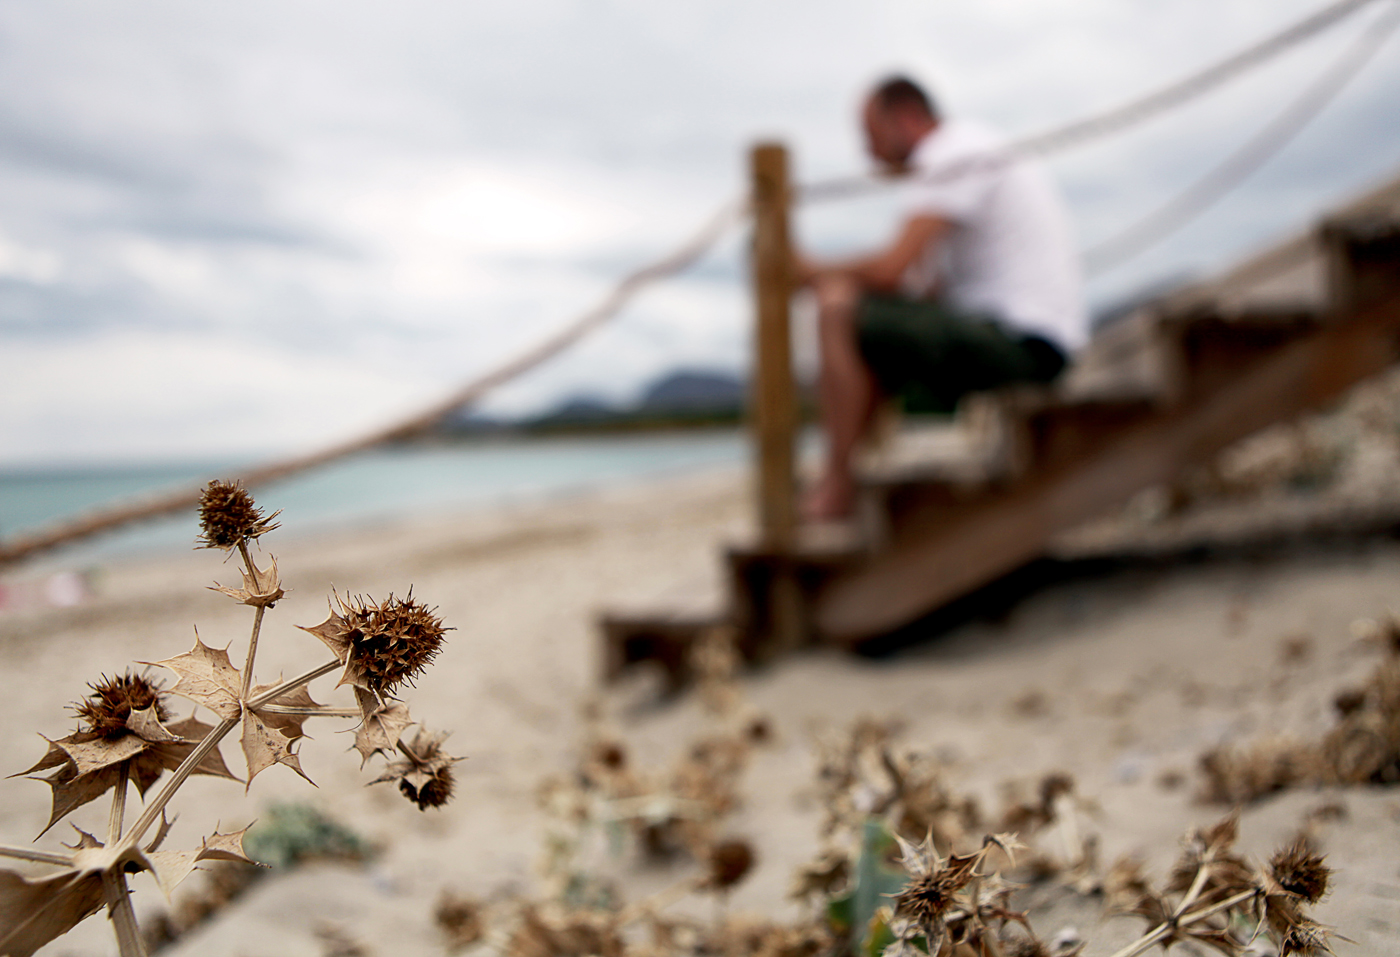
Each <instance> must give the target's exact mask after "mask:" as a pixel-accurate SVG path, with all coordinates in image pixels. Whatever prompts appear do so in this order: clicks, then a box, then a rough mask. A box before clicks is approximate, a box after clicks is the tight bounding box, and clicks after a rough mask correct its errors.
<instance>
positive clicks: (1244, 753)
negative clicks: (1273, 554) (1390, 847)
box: [1200, 619, 1400, 804]
mask: <svg viewBox="0 0 1400 957" xmlns="http://www.w3.org/2000/svg"><path fill="white" fill-rule="evenodd" d="M1365 630H1367V631H1368V632H1369V635H1368V637H1369V640H1370V641H1371V642H1372V643H1374V644H1378V645H1380V646H1381V648H1382V653H1383V655H1384V658H1383V660H1382V661H1381V662H1380V663H1379V664H1378V665H1377V666H1376V668H1375V670H1374V671H1373V672H1372V674H1371V676H1370V678H1369V680H1367V681H1366V683H1365V684H1363V685H1361V686H1360V687H1357V688H1348V689H1345V690H1343V691H1341V692H1339V693H1338V694H1337V695H1336V697H1335V698H1334V705H1335V710H1336V713H1337V718H1336V723H1335V724H1334V726H1333V727H1332V728H1331V730H1329V731H1328V732H1327V733H1326V734H1325V735H1323V736H1322V738H1321V739H1320V740H1316V741H1300V740H1297V739H1291V738H1274V739H1266V740H1263V741H1258V742H1255V743H1254V744H1251V745H1248V746H1244V747H1228V746H1226V747H1219V748H1214V749H1212V750H1210V751H1208V752H1206V753H1205V754H1203V755H1202V756H1201V759H1200V770H1201V773H1202V775H1203V777H1204V784H1203V786H1202V789H1201V793H1200V797H1201V798H1202V800H1205V801H1208V802H1215V803H1220V804H1243V803H1248V802H1250V801H1254V800H1257V799H1259V798H1261V797H1265V796H1267V795H1269V794H1273V793H1275V792H1278V791H1283V790H1287V789H1288V788H1294V787H1304V786H1312V785H1321V784H1394V783H1396V782H1400V621H1396V620H1395V619H1390V620H1387V621H1385V622H1382V623H1368V624H1366V625H1365Z"/></svg>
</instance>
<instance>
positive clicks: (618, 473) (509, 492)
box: [0, 430, 747, 567]
mask: <svg viewBox="0 0 1400 957" xmlns="http://www.w3.org/2000/svg"><path fill="white" fill-rule="evenodd" d="M746 449H747V444H746V437H745V436H744V435H743V434H742V433H741V432H739V431H738V430H713V431H710V430H706V431H697V432H685V433H669V434H660V435H658V434H649V435H629V436H587V437H575V436H570V437H548V438H520V439H500V440H489V441H478V442H470V443H461V444H454V445H442V446H426V447H425V446H414V447H400V448H387V449H383V450H378V451H373V452H367V453H363V454H361V455H357V456H354V457H352V458H348V459H344V460H341V461H339V462H335V463H332V464H330V465H326V466H323V467H321V468H319V469H315V470H313V471H310V472H307V473H305V474H303V475H300V476H296V477H293V478H290V479H286V480H284V481H281V482H276V483H273V484H271V485H268V486H266V487H264V488H257V489H254V490H253V491H254V493H255V496H256V498H257V500H258V503H259V505H261V506H264V507H265V509H266V510H267V511H269V512H271V511H274V510H276V509H282V510H283V519H282V521H283V523H284V527H285V529H286V531H285V532H284V534H293V533H302V532H316V531H321V530H325V529H330V528H344V527H354V526H356V525H364V524H368V523H372V522H376V521H382V520H386V519H394V518H397V517H408V516H413V515H421V514H428V513H437V514H440V513H443V512H452V511H466V510H469V509H474V508H483V507H490V506H492V505H498V504H504V503H508V502H519V501H528V500H531V499H536V500H539V499H544V498H548V497H552V496H556V495H560V494H564V493H568V492H572V491H582V490H587V489H590V488H598V487H602V486H605V485H611V484H617V483H625V482H632V481H645V480H648V479H654V478H662V477H666V476H674V475H687V474H694V473H696V472H697V471H703V470H709V469H722V468H726V467H731V468H732V467H734V466H737V465H739V464H741V463H742V462H743V461H744V460H745V457H746ZM237 475H238V469H237V468H236V467H234V466H231V465H230V464H228V463H186V464H176V465H149V466H139V467H132V466H123V467H108V468H102V467H96V466H94V467H89V468H74V467H65V468H61V469H60V468H55V469H24V470H10V471H3V470H0V536H3V537H10V536H13V535H16V534H18V533H22V532H25V531H30V530H34V529H39V528H42V527H44V526H46V525H49V524H51V523H53V522H56V521H61V520H63V519H70V518H74V517H76V516H78V515H81V514H84V513H87V512H91V511H93V510H95V509H99V508H102V507H104V506H107V505H111V504H113V503H116V502H121V501H129V500H130V499H132V498H134V497H144V496H148V495H152V494H158V493H160V492H162V491H167V490H174V489H182V488H188V487H190V486H191V485H196V484H199V483H202V482H204V481H207V480H208V479H209V478H235V477H237ZM197 534H198V528H197V523H196V520H195V516H194V514H193V512H192V511H191V512H189V513H187V514H183V515H175V516H170V517H168V518H163V519H157V520H154V521H150V522H145V523H142V524H140V525H136V526H133V527H129V528H127V529H123V530H120V531H116V532H110V533H106V534H104V535H101V536H98V537H96V538H93V539H90V540H88V541H85V542H82V543H77V544H74V545H70V546H66V547H64V548H63V549H60V550H57V551H56V552H55V553H53V555H52V556H51V557H49V558H47V559H45V560H44V564H46V565H49V564H53V563H59V564H62V565H66V566H70V567H71V566H72V565H75V564H82V563H85V562H87V563H91V562H96V561H100V560H102V559H104V558H110V557H114V556H118V555H131V554H138V553H143V552H144V553H149V552H158V551H165V550H173V549H176V548H188V547H190V545H191V544H192V543H193V541H194V538H195V536H196V535H197Z"/></svg>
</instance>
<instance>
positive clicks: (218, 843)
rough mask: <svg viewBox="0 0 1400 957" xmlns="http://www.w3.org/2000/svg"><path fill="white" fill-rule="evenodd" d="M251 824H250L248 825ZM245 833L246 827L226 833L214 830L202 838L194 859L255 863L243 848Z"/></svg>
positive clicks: (246, 832)
mask: <svg viewBox="0 0 1400 957" xmlns="http://www.w3.org/2000/svg"><path fill="white" fill-rule="evenodd" d="M251 826H252V825H251V824H250V825H249V827H251ZM247 834H248V828H247V827H245V828H244V829H243V830H241V831H230V832H229V833H227V834H224V833H221V832H219V831H215V832H214V833H213V834H211V835H209V836H208V837H206V838H205V839H204V843H203V845H202V846H201V847H200V849H199V850H198V851H197V852H196V853H195V860H197V861H237V862H239V863H243V864H257V863H258V862H257V861H255V860H253V859H252V858H251V857H249V856H248V852H247V851H245V850H244V849H243V838H244V837H245V836H247Z"/></svg>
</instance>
